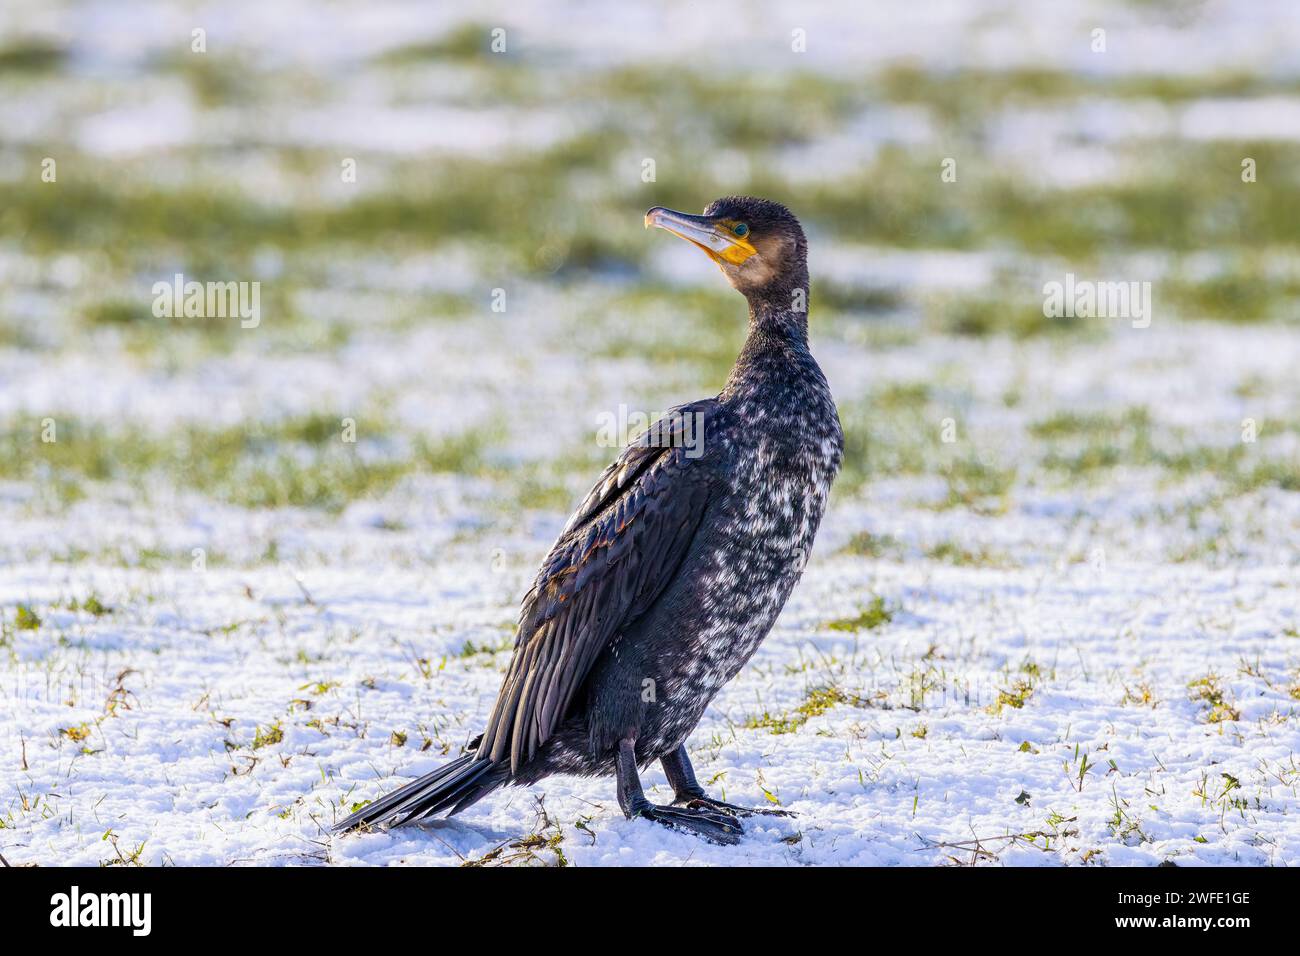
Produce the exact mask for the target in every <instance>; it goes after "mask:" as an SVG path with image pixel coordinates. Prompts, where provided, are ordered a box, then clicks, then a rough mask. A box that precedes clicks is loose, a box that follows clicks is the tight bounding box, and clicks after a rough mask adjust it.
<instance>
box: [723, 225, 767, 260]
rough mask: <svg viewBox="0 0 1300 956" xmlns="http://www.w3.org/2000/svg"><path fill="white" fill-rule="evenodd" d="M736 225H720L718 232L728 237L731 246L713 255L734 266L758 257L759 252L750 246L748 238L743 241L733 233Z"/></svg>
mask: <svg viewBox="0 0 1300 956" xmlns="http://www.w3.org/2000/svg"><path fill="white" fill-rule="evenodd" d="M735 225H736V223H735V222H734V221H723V222H719V223H718V225H717V230H718V232H719V233H721V234H722V235H723V236H725V237H726V239H727V242H728V243H729V245H728V246H727V248H726V249H724V250H722V251H721V252H718V253H714V254H713V255H714V257H715V258H717V259H725V260H726V261H727V262H730V263H731V264H732V265H735V266H738V265H740V264H741V263H742V262H744V261H745V260H746V259H748V258H749V257H750V256H754V255H757V254H758V250H757V249H755V248H754V247H753V246H752V245H750V243H749V239H748V237H746V238H744V239H742V238H741V237H740V236H738V235H736V234H735V233H734V232H732V227H733V226H735Z"/></svg>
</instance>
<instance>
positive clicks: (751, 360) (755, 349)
mask: <svg viewBox="0 0 1300 956" xmlns="http://www.w3.org/2000/svg"><path fill="white" fill-rule="evenodd" d="M746 298H747V299H748V300H749V334H748V336H747V337H746V338H745V345H744V347H743V348H742V349H741V350H740V355H739V356H738V357H737V358H736V364H735V365H734V366H733V367H732V369H731V374H730V375H729V376H728V377H727V384H726V387H725V388H724V389H723V395H728V394H735V393H737V392H739V391H744V390H747V389H748V388H749V387H753V386H760V385H761V384H762V383H763V382H764V381H766V380H770V379H772V378H774V377H775V378H778V379H779V378H786V379H787V380H789V379H790V377H791V376H790V373H791V372H792V371H796V370H797V372H802V373H804V374H807V373H808V372H809V371H811V370H815V374H816V375H817V376H818V377H820V372H821V370H820V369H818V368H817V363H816V362H815V361H814V360H813V357H812V353H811V352H810V351H809V349H808V272H807V269H806V268H804V269H799V270H797V272H796V273H795V274H793V275H791V276H790V277H789V279H788V280H786V281H781V282H777V283H773V284H772V285H770V286H767V287H765V288H763V289H761V290H758V291H755V292H754V293H752V294H750V295H748V296H746Z"/></svg>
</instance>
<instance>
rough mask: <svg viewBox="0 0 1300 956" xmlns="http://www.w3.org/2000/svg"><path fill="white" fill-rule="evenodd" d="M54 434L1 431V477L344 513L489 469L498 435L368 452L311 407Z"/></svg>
mask: <svg viewBox="0 0 1300 956" xmlns="http://www.w3.org/2000/svg"><path fill="white" fill-rule="evenodd" d="M53 417H55V420H56V422H57V423H58V425H57V428H58V431H57V441H54V442H48V443H47V442H42V441H41V440H40V436H39V434H38V433H37V431H36V429H35V427H34V426H29V425H28V423H19V422H11V423H10V424H9V426H8V428H7V429H5V430H4V431H0V449H3V452H4V454H3V456H2V457H0V477H5V478H12V479H15V480H24V481H31V482H39V483H51V484H52V486H53V487H56V488H58V489H59V495H60V496H61V497H64V498H66V499H68V500H76V498H77V497H79V496H80V495H81V494H82V493H83V492H84V489H83V487H82V486H83V484H84V483H86V482H107V481H117V482H130V483H132V484H135V485H137V486H139V485H141V484H142V483H143V482H144V481H145V479H147V478H150V477H162V478H164V479H165V480H167V482H168V483H169V484H170V485H171V486H172V487H174V488H176V489H178V490H181V491H191V492H198V493H201V494H205V495H208V496H210V497H212V498H214V499H216V500H219V501H223V502H226V503H229V504H234V505H239V506H242V507H246V508H277V507H304V508H319V509H323V510H327V511H338V510H340V509H342V508H343V507H345V506H346V505H347V504H349V503H350V502H352V501H354V500H357V499H358V498H365V497H371V496H376V495H380V494H382V493H383V492H385V491H387V490H388V489H389V488H391V487H392V486H393V485H394V484H396V483H397V482H398V481H400V480H401V479H402V478H404V477H406V476H407V475H409V474H414V473H419V472H455V473H459V474H471V475H472V474H488V473H489V472H490V470H491V469H490V468H489V465H488V463H487V462H486V461H485V459H484V457H483V455H484V452H485V449H486V447H487V445H488V443H489V441H490V440H491V439H492V438H493V437H494V436H491V435H488V434H486V433H483V432H478V431H471V432H466V433H464V434H461V435H454V436H451V437H448V438H445V439H441V440H437V441H430V440H423V439H421V440H417V441H415V442H414V443H412V444H411V446H410V447H409V448H407V449H406V450H405V451H404V452H395V453H391V454H389V455H387V456H384V455H382V454H381V453H374V454H371V453H368V452H367V451H365V450H363V449H362V445H361V444H360V443H357V444H352V443H347V442H344V441H343V440H342V426H341V424H340V422H341V418H342V416H339V417H335V416H334V415H329V414H313V415H306V416H302V417H298V418H290V419H286V420H283V421H280V422H277V423H252V424H250V425H246V426H242V427H241V426H234V427H227V428H207V427H201V426H188V427H181V428H176V429H173V430H171V431H168V432H163V433H154V432H150V431H147V430H145V429H142V428H138V427H125V428H120V429H109V428H107V427H105V426H102V425H91V424H87V423H84V422H79V421H76V420H75V419H67V418H63V419H60V418H59V417H58V416H53ZM358 423H359V424H358V428H359V431H360V433H361V434H362V435H365V436H367V437H366V439H365V440H366V441H367V442H369V443H371V444H373V445H375V446H383V445H386V444H389V443H390V440H389V439H388V438H387V434H388V430H389V428H388V425H387V423H384V422H382V421H381V422H378V423H376V422H373V421H367V419H366V418H365V416H360V417H359V418H358Z"/></svg>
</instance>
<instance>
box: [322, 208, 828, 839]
mask: <svg viewBox="0 0 1300 956" xmlns="http://www.w3.org/2000/svg"><path fill="white" fill-rule="evenodd" d="M645 223H646V226H647V227H649V226H658V227H660V228H662V229H667V230H668V231H669V232H672V233H674V234H676V235H678V236H681V237H682V238H684V239H687V240H689V241H690V242H692V243H694V244H695V245H696V246H698V247H699V248H701V249H703V250H704V251H705V252H706V253H708V255H709V257H710V258H711V259H713V261H714V262H716V263H717V264H718V265H719V267H721V269H722V272H723V274H724V275H725V276H726V278H727V281H728V282H730V283H731V285H732V286H734V287H735V288H736V289H737V290H738V291H739V292H740V293H741V294H742V295H744V296H745V298H746V299H747V300H748V302H749V334H748V337H747V338H746V340H745V345H744V348H743V349H742V350H741V352H740V356H739V357H738V358H737V360H736V364H735V367H734V368H733V369H732V370H731V374H730V376H729V377H728V378H727V382H726V385H725V386H724V387H723V389H722V391H721V392H720V393H719V394H718V395H717V397H716V398H706V399H703V400H702V401H698V402H691V403H689V404H687V405H682V406H679V407H677V408H675V409H673V410H672V411H671V412H669V413H668V414H667V415H665V417H664V418H663V419H662V420H661V421H660V422H658V423H657V424H656V425H654V426H653V427H652V428H650V429H649V431H647V432H646V433H645V434H643V435H641V436H640V437H638V438H637V439H636V440H634V441H633V442H632V443H631V444H630V445H628V446H627V448H625V449H624V450H623V452H622V454H620V455H619V457H618V459H617V460H616V461H615V462H614V463H613V464H612V465H610V466H609V467H608V468H607V469H605V473H604V474H603V475H601V476H600V480H599V481H597V482H596V486H595V487H594V488H593V489H592V490H591V492H590V494H588V495H587V497H586V499H585V500H584V501H583V502H582V504H581V505H580V506H579V507H578V510H577V511H576V512H575V513H574V515H573V517H572V518H570V519H569V523H568V524H567V525H566V526H565V528H564V531H563V532H562V533H561V534H560V538H559V540H558V541H556V543H555V546H554V547H553V548H551V552H550V554H549V555H548V556H547V557H546V560H545V561H544V562H542V567H541V570H540V571H539V572H538V574H537V580H536V581H535V582H534V584H533V586H532V588H531V589H530V590H529V592H528V594H527V595H526V596H525V597H524V601H523V608H522V611H521V614H520V620H519V633H518V636H517V637H516V639H515V649H514V657H513V658H512V659H511V661H510V667H509V670H508V671H507V672H506V676H505V680H504V682H503V683H502V685H501V690H500V692H499V694H498V696H497V700H496V705H495V706H494V707H493V708H492V713H491V716H490V717H489V718H488V721H487V728H486V730H484V732H483V734H482V735H481V736H480V737H478V738H477V739H476V740H474V741H473V742H472V743H471V744H470V746H469V748H468V749H467V751H466V753H465V754H464V755H463V756H461V757H458V758H457V759H455V760H453V761H451V762H450V763H449V764H447V765H446V766H445V767H442V768H441V769H439V770H435V771H434V772H432V773H430V774H427V775H426V776H423V777H421V778H420V779H418V780H415V781H413V782H412V783H409V784H407V785H406V786H404V787H402V788H400V789H399V790H396V791H394V792H393V793H390V794H388V795H387V796H385V797H383V798H381V799H379V800H377V801H375V802H374V803H371V804H368V805H366V806H365V807H363V808H361V809H360V810H358V811H357V812H356V813H353V814H352V815H351V816H349V817H348V818H347V819H345V820H343V821H341V822H340V823H338V824H337V825H336V826H335V827H334V829H335V830H337V831H342V830H348V829H351V828H353V827H357V826H360V825H362V824H375V823H385V822H388V823H408V822H414V821H417V820H421V819H424V818H427V817H430V816H431V815H433V814H437V813H439V812H442V811H450V813H453V814H454V813H458V812H459V811H461V810H463V809H465V808H466V807H468V806H469V805H470V804H472V803H474V802H475V801H477V800H479V799H481V798H482V797H483V796H484V795H486V794H487V793H489V792H491V791H492V790H494V789H496V788H497V787H500V786H502V785H504V784H508V783H509V784H520V785H526V784H531V783H534V782H536V781H538V780H541V779H542V778H544V777H548V776H550V775H551V774H556V773H561V774H564V773H567V774H580V775H593V774H601V775H605V774H613V775H614V776H615V777H616V778H617V785H618V803H619V806H620V807H621V808H622V810H623V813H624V814H625V815H626V816H627V817H629V818H630V817H634V816H642V817H647V818H649V819H651V820H657V821H659V822H660V823H662V824H664V825H666V826H669V827H672V828H675V829H679V830H685V831H688V832H692V833H695V834H698V835H700V836H702V837H704V838H706V839H709V840H713V841H715V842H721V843H734V842H736V841H737V840H738V839H739V838H740V835H741V833H742V832H743V829H742V827H741V825H740V823H739V821H738V819H737V817H738V816H740V815H746V814H748V813H752V812H763V811H752V810H746V809H745V808H742V807H733V806H731V805H730V804H726V803H722V802H721V801H718V800H714V799H712V798H710V797H709V796H707V795H706V794H705V792H704V790H703V788H702V787H701V786H700V785H699V783H698V782H697V781H696V779H695V774H694V772H693V771H692V769H691V764H690V760H689V759H688V758H687V754H686V738H687V737H688V736H689V735H690V733H691V731H692V730H694V729H695V726H696V724H698V723H699V721H700V717H701V716H702V715H703V714H704V710H705V708H706V707H708V705H709V701H711V700H712V699H713V696H714V695H715V694H716V693H717V692H718V690H719V689H720V688H721V687H722V685H724V684H725V683H727V681H729V680H731V678H733V677H735V676H736V674H737V673H738V672H739V671H740V669H741V668H742V667H743V666H744V665H745V662H746V661H748V660H749V658H750V656H751V655H753V653H754V651H755V650H756V649H757V648H758V645H759V644H760V643H761V642H762V640H763V638H764V637H766V636H767V633H768V631H769V630H771V628H772V624H773V622H774V621H775V620H776V617H777V615H778V614H779V613H780V611H781V608H782V607H783V606H784V604H785V602H786V598H787V597H789V595H790V591H791V589H792V588H793V587H794V585H795V583H796V582H797V581H798V580H799V577H800V575H801V573H802V572H803V567H804V563H805V561H806V560H807V557H808V552H809V549H810V548H811V546H812V543H813V536H814V535H815V534H816V532H817V526H818V525H819V524H820V522H821V519H822V512H823V511H824V509H825V507H826V496H827V493H828V492H829V490H830V486H831V482H832V480H833V479H834V477H835V474H836V472H837V471H838V469H839V465H840V457H841V454H842V449H843V436H842V434H841V432H840V423H839V416H838V414H837V413H836V410H835V403H834V401H833V400H832V398H831V393H830V389H829V387H828V386H827V384H826V378H825V376H824V375H823V374H822V371H821V369H820V368H819V367H818V365H817V362H816V361H814V359H813V357H812V353H811V352H810V351H809V349H808V265H807V243H806V240H805V238H804V234H803V229H802V228H801V227H800V225H799V221H798V220H797V219H796V218H795V217H794V216H793V215H792V214H791V213H790V211H789V210H788V209H786V208H785V207H784V206H782V205H780V204H779V203H775V202H771V201H768V200H764V199H754V198H748V197H727V198H725V199H719V200H717V201H716V202H714V203H712V204H711V205H710V206H709V207H708V208H707V209H706V210H705V211H704V214H703V215H702V216H691V215H686V214H683V213H679V212H673V211H672V210H669V209H664V208H662V207H659V206H656V207H655V208H653V209H651V210H650V211H649V212H647V213H646V216H645ZM701 425H702V428H701V427H700V426H701ZM701 439H702V440H701ZM655 760H658V761H661V762H662V764H663V768H664V773H665V774H666V775H667V777H668V782H669V784H670V785H671V786H672V788H673V792H674V794H675V795H676V799H675V800H674V801H673V803H672V805H671V806H656V805H654V804H651V803H650V802H649V801H648V800H647V799H646V797H645V794H644V792H643V791H642V789H641V781H640V779H639V777H638V768H641V767H645V766H646V765H648V764H650V763H651V762H653V761H655ZM769 812H770V811H769Z"/></svg>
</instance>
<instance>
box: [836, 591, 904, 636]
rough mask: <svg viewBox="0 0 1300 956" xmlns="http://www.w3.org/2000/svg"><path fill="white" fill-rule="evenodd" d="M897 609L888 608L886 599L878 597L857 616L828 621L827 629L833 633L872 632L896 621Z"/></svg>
mask: <svg viewBox="0 0 1300 956" xmlns="http://www.w3.org/2000/svg"><path fill="white" fill-rule="evenodd" d="M896 612H897V609H896V608H890V607H888V606H886V604H885V599H884V598H883V597H881V596H880V595H876V596H875V597H873V598H872V599H871V602H870V603H869V604H868V605H867V606H866V607H864V608H863V609H862V610H861V611H859V612H858V613H857V614H855V615H853V616H852V617H842V618H837V619H836V620H833V621H827V622H826V627H827V628H828V629H830V630H832V631H847V632H849V633H856V632H858V631H871V630H875V629H876V628H879V627H884V626H885V625H886V624H888V623H889V622H890V621H892V620H893V619H894V614H895V613H896Z"/></svg>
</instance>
